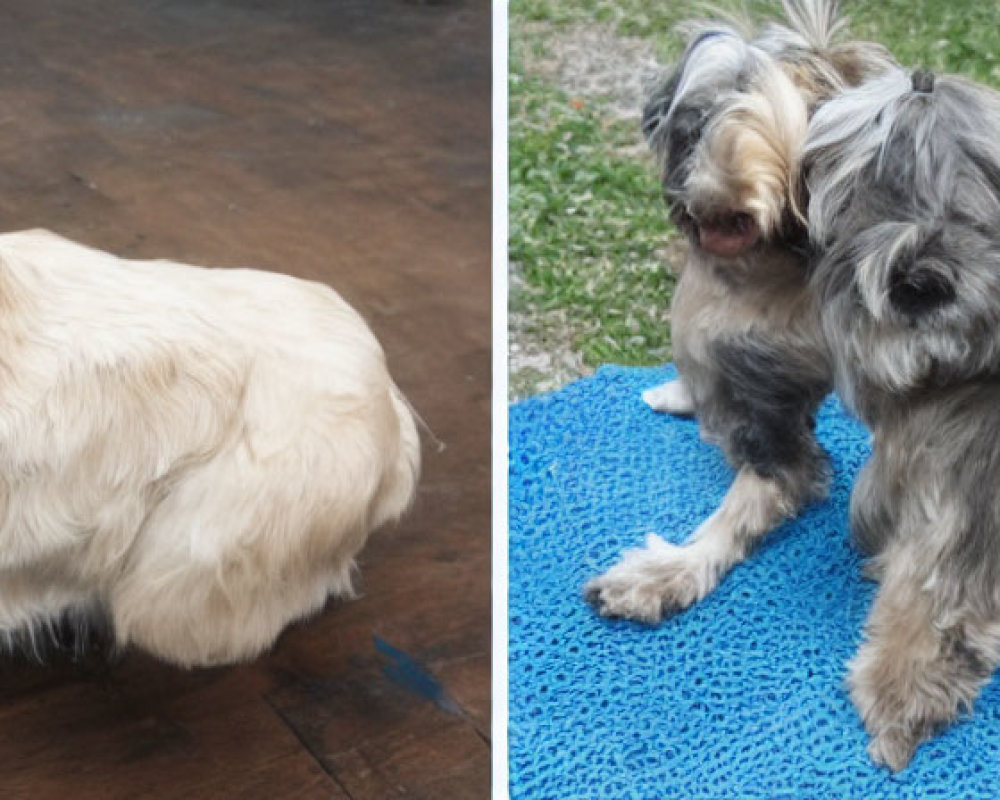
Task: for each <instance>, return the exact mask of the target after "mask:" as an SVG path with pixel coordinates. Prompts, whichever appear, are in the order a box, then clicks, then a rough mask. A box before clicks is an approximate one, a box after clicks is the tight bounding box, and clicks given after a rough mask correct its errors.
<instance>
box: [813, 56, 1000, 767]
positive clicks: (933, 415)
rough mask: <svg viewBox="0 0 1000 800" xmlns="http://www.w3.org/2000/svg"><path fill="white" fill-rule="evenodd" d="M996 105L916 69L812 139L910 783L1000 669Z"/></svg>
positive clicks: (889, 732) (833, 312)
mask: <svg viewBox="0 0 1000 800" xmlns="http://www.w3.org/2000/svg"><path fill="white" fill-rule="evenodd" d="M998 131H1000V95H997V94H996V93H995V92H993V91H991V90H989V89H986V88H983V87H981V86H977V85H975V84H972V83H970V82H968V81H965V80H962V79H959V78H953V77H939V78H937V79H936V80H935V79H934V77H933V76H931V75H928V74H927V73H923V72H917V73H912V74H911V73H908V72H904V71H902V70H896V71H893V72H892V73H891V74H889V75H887V76H885V77H883V78H881V79H879V80H876V81H872V82H871V83H869V84H867V85H865V86H863V87H861V88H859V89H856V90H853V91H850V92H847V93H845V94H842V95H841V96H839V97H837V98H836V99H834V100H832V101H831V102H830V103H828V104H826V105H825V106H823V107H822V108H821V109H820V110H819V111H818V112H817V113H816V115H815V117H814V118H813V120H812V123H811V127H810V133H809V138H808V144H807V150H806V155H805V163H806V167H807V169H808V188H809V191H810V197H811V199H810V203H809V223H810V231H811V233H812V235H813V237H814V238H815V241H816V244H817V245H818V247H819V252H820V255H819V257H818V259H817V261H816V263H815V265H814V274H813V278H812V285H813V287H814V289H815V291H816V294H817V297H818V299H819V304H820V307H821V308H822V323H823V329H824V331H825V338H826V339H827V341H828V343H829V346H830V348H831V351H832V355H833V361H834V365H835V376H836V386H837V389H838V392H839V393H840V395H841V397H842V398H843V400H844V401H845V402H846V403H847V404H848V405H849V406H850V407H851V408H852V409H853V410H854V411H855V412H856V413H857V414H858V415H859V416H860V418H861V419H862V420H863V421H864V422H865V423H866V424H867V425H868V426H869V427H870V428H871V429H872V431H873V434H874V437H873V439H874V448H873V454H872V457H871V460H870V461H869V463H868V464H867V465H866V467H865V469H864V471H863V473H862V475H861V477H860V478H859V480H858V483H857V485H856V487H855V490H854V494H853V497H852V502H851V524H852V527H853V530H854V534H855V536H856V538H857V540H858V543H859V545H860V546H861V548H862V549H863V550H865V551H866V552H867V553H869V554H870V555H872V556H873V561H872V563H871V571H872V573H873V575H875V576H876V577H878V578H879V580H880V581H881V586H880V588H879V592H878V596H877V598H876V600H875V604H874V607H873V609H872V612H871V616H870V617H869V620H868V622H867V625H866V641H865V642H864V643H863V644H862V646H861V649H860V650H859V652H858V655H857V657H856V658H855V659H854V661H853V662H852V664H851V666H850V676H849V684H850V687H851V695H852V698H853V700H854V703H855V705H856V706H857V707H858V710H859V711H860V713H861V716H862V718H863V719H864V722H865V726H866V727H867V729H868V731H869V733H870V735H871V744H870V747H869V752H870V753H871V755H872V757H873V758H874V759H875V760H876V761H878V762H881V763H884V764H886V765H887V766H889V767H890V768H892V769H894V770H898V769H901V768H902V767H904V766H905V765H906V764H907V763H908V762H909V760H910V757H911V756H912V754H913V752H914V749H915V748H916V747H917V745H918V744H919V743H920V742H921V741H922V740H923V739H925V738H927V737H928V736H930V735H931V734H932V733H933V731H934V730H935V729H937V728H938V727H939V726H941V725H942V724H945V723H947V722H949V721H951V720H952V719H954V718H955V716H956V714H957V713H958V712H959V710H960V709H961V708H962V707H965V706H969V705H971V703H972V701H973V699H974V698H975V697H976V695H977V693H978V691H979V689H980V688H981V687H982V685H983V684H984V683H985V682H986V680H987V679H988V678H989V676H990V674H991V672H992V671H993V669H994V667H995V666H996V665H997V663H998V658H1000V499H998V494H997V492H996V484H997V481H998V479H1000V448H998V447H997V443H998V432H1000V139H998V136H997V132H998Z"/></svg>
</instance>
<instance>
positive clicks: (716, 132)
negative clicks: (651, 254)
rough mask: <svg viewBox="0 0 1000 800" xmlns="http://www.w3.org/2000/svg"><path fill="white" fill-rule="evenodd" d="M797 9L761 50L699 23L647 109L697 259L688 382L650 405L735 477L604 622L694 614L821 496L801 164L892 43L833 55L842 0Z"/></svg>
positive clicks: (885, 64)
mask: <svg viewBox="0 0 1000 800" xmlns="http://www.w3.org/2000/svg"><path fill="white" fill-rule="evenodd" d="M785 14H786V17H787V20H788V22H787V24H775V23H772V24H770V25H768V26H767V27H765V28H764V29H763V31H762V33H761V34H760V35H759V36H757V37H756V38H751V36H750V35H748V34H745V33H744V32H742V31H741V30H740V29H738V27H736V26H734V25H733V24H729V23H718V22H713V23H695V24H691V25H689V26H688V32H689V44H688V47H687V50H686V51H685V53H684V56H683V58H682V59H681V61H680V63H679V64H678V65H677V66H676V67H675V68H674V70H673V71H672V73H671V74H670V75H669V76H668V77H666V79H665V80H664V81H662V82H661V83H660V84H659V85H658V86H657V87H656V88H655V90H654V91H653V94H652V97H651V98H650V100H649V103H648V105H647V107H646V109H645V113H644V118H643V128H644V130H645V133H646V136H647V137H648V139H649V142H650V146H651V147H652V149H653V151H654V153H655V154H656V155H657V157H658V158H659V160H660V164H661V168H662V180H663V190H664V196H665V198H666V200H667V204H668V205H669V207H670V209H671V215H672V218H673V219H674V221H675V222H676V224H677V225H678V227H680V229H681V230H683V231H685V232H686V233H687V235H688V239H689V241H690V248H689V252H688V258H687V263H686V265H685V267H684V271H683V273H682V275H681V277H680V280H679V283H678V285H677V288H676V292H675V294H674V300H673V307H672V324H673V343H674V354H675V358H676V362H677V368H678V372H679V373H680V378H679V379H678V380H676V381H673V382H670V383H667V384H664V385H663V386H659V387H656V388H655V389H652V390H650V391H648V392H646V393H645V395H644V399H645V400H646V402H647V403H648V404H649V405H650V406H652V407H653V408H654V409H656V410H659V411H666V412H669V413H672V414H683V415H691V414H694V415H695V416H696V417H697V418H698V422H699V425H700V428H701V431H702V435H703V436H704V437H705V438H706V439H707V440H709V441H711V442H714V443H717V444H718V445H720V446H721V447H722V449H723V451H724V452H725V454H726V456H727V458H728V460H729V461H730V463H731V464H732V465H733V467H734V468H735V469H736V477H735V480H734V482H733V484H732V486H731V488H730V490H729V492H728V493H727V495H726V497H725V498H724V500H723V501H722V505H721V506H720V507H719V509H718V510H717V511H716V512H715V513H714V514H713V515H712V516H711V517H709V518H708V519H707V520H706V521H705V522H704V523H703V524H702V525H701V526H699V528H698V529H697V530H696V531H695V533H694V535H693V536H692V537H691V539H690V540H689V541H688V542H687V543H686V544H684V545H681V546H678V545H674V544H671V543H669V542H666V541H664V540H663V539H662V538H660V537H659V536H657V535H655V534H650V535H649V536H648V537H647V540H646V546H645V547H643V548H638V549H635V550H630V551H628V552H627V553H625V555H624V558H623V559H622V560H621V562H620V563H618V564H617V565H615V566H614V567H612V568H611V569H610V570H608V571H607V572H606V573H604V574H603V575H601V576H600V577H598V578H595V579H594V580H592V581H590V582H589V583H588V584H587V586H586V587H585V590H584V591H585V593H586V595H587V598H588V599H589V600H590V602H591V603H593V604H594V605H595V607H596V608H597V609H598V611H599V612H600V613H601V614H603V615H606V616H617V617H627V618H631V619H637V620H642V621H645V622H650V623H652V622H656V621H658V620H659V619H661V617H662V616H663V615H664V614H669V613H672V612H676V611H679V610H681V609H684V608H687V607H688V606H690V605H691V604H692V603H695V602H696V601H698V600H700V599H701V598H703V597H704V596H705V595H706V594H708V593H709V592H710V591H711V590H712V589H713V588H714V587H715V586H716V585H717V583H718V582H719V580H721V579H722V577H723V576H724V575H725V574H726V573H727V572H728V570H729V569H730V568H731V567H732V566H733V565H734V564H736V563H738V562H739V561H741V560H742V559H743V558H744V557H745V556H746V554H747V552H748V551H749V550H750V548H751V547H752V546H753V545H754V543H756V542H757V541H758V540H759V539H760V538H761V537H763V536H764V535H765V534H766V533H767V532H768V531H770V530H771V529H772V528H774V527H775V526H776V525H777V524H779V523H780V522H781V521H782V520H784V519H785V518H787V517H789V516H791V515H793V514H795V513H797V511H798V510H799V509H800V508H801V507H802V506H803V505H804V504H805V503H807V502H809V501H810V500H812V499H815V498H817V497H820V496H822V495H823V493H824V492H825V490H826V486H827V482H828V472H829V469H828V466H827V460H826V457H825V454H824V453H823V451H822V449H821V448H820V446H819V444H818V443H817V442H816V439H815V437H814V435H813V416H814V413H815V411H816V408H817V406H818V405H819V403H820V401H821V400H822V398H823V397H824V396H825V395H826V394H827V392H828V391H829V390H830V388H831V386H832V376H831V367H830V362H829V358H828V355H827V351H826V345H825V343H824V342H823V338H822V335H821V331H820V325H819V315H818V312H817V307H816V304H815V302H814V299H813V297H812V295H811V294H810V293H809V291H808V287H807V271H806V260H807V259H806V255H807V254H806V245H807V243H808V242H807V239H808V237H807V232H806V225H805V217H804V214H803V211H802V209H803V208H804V204H803V202H802V197H801V189H802V186H801V181H800V174H799V163H800V157H801V150H802V146H803V144H804V142H805V137H806V132H807V126H808V121H809V115H810V113H811V112H812V110H813V109H814V108H815V107H816V105H817V104H818V103H820V102H822V101H824V100H826V99H828V98H830V97H832V96H834V95H836V94H837V93H839V92H842V91H843V90H845V89H846V88H847V87H848V86H849V85H853V84H856V83H858V82H860V81H862V80H864V79H865V78H867V77H868V76H870V75H872V74H875V73H878V74H881V73H884V72H885V71H886V70H887V69H889V68H890V66H891V65H892V61H891V58H890V57H889V55H888V53H887V52H886V51H885V49H884V48H882V47H881V46H880V45H874V44H867V43H861V42H845V43H841V44H836V43H834V40H835V38H836V36H837V34H838V32H839V31H840V30H841V29H842V27H843V21H842V20H840V19H838V16H837V11H836V4H835V3H833V2H831V1H830V0H797V1H795V2H793V1H791V0H789V2H786V3H785Z"/></svg>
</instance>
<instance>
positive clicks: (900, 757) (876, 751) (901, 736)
mask: <svg viewBox="0 0 1000 800" xmlns="http://www.w3.org/2000/svg"><path fill="white" fill-rule="evenodd" d="M922 738H923V737H919V736H915V735H914V734H913V733H912V732H911V731H906V730H901V729H898V728H887V729H885V730H883V731H882V732H881V733H879V734H876V735H874V736H872V738H871V741H870V742H869V743H868V756H869V757H870V758H871V760H872V761H873V762H874V763H875V766H877V767H888V768H889V769H890V770H892V771H893V772H899V771H900V770H902V769H903V768H904V767H906V765H907V764H909V763H910V759H911V758H913V753H914V752H915V751H916V749H917V745H918V744H920V741H921V739H922Z"/></svg>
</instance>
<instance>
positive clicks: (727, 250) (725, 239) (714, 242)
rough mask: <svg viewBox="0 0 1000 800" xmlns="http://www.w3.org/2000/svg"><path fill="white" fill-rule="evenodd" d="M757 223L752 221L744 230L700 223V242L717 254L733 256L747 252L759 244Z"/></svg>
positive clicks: (709, 250)
mask: <svg viewBox="0 0 1000 800" xmlns="http://www.w3.org/2000/svg"><path fill="white" fill-rule="evenodd" d="M757 237H758V231H757V225H756V224H755V223H753V222H750V223H749V224H747V225H746V226H745V229H744V230H742V231H739V230H737V229H736V228H735V227H732V226H729V225H726V226H722V225H719V226H712V225H699V226H698V244H699V245H701V248H702V249H703V250H707V251H708V252H709V253H711V254H712V255H715V256H722V257H724V258H732V257H733V256H738V255H741V254H743V253H745V252H746V251H747V250H749V249H750V248H751V247H753V246H754V245H755V244H757Z"/></svg>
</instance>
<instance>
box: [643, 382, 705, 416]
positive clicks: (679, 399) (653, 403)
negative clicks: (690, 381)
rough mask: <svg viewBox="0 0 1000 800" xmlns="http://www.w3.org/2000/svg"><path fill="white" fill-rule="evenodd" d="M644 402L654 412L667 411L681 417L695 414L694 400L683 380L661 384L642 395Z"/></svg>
mask: <svg viewBox="0 0 1000 800" xmlns="http://www.w3.org/2000/svg"><path fill="white" fill-rule="evenodd" d="M642 399H643V402H645V403H646V405H647V406H649V407H650V408H651V409H653V411H665V412H666V413H667V414H675V415H677V416H679V417H690V416H691V415H692V414H694V398H692V397H691V390H690V389H689V388H688V386H687V384H686V383H685V382H684V379H683V378H677V379H676V380H672V381H667V382H666V383H661V384H660V385H659V386H654V387H653V388H652V389H647V390H646V391H644V392H643V393H642Z"/></svg>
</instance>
